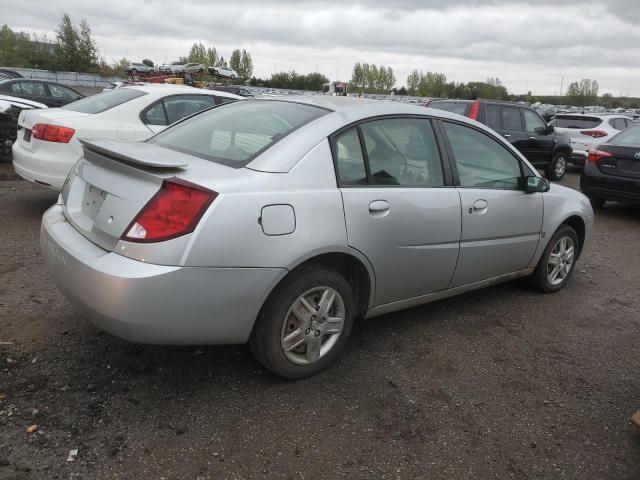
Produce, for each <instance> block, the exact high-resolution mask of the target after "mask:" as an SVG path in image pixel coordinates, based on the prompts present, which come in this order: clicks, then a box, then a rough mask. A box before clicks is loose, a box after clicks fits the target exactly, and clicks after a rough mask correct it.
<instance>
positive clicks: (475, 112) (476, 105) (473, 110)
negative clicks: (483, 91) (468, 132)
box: [467, 100, 480, 120]
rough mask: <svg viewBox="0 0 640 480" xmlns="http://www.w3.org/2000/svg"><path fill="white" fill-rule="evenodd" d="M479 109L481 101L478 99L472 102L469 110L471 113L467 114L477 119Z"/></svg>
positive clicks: (472, 118)
mask: <svg viewBox="0 0 640 480" xmlns="http://www.w3.org/2000/svg"><path fill="white" fill-rule="evenodd" d="M478 110H480V102H479V101H478V100H476V101H475V102H473V103H472V104H471V109H470V110H469V113H468V114H467V117H469V118H470V119H471V120H477V119H478Z"/></svg>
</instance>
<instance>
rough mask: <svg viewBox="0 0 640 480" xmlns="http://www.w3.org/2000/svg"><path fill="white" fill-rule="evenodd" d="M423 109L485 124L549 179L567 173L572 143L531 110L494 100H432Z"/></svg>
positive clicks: (557, 178)
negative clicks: (440, 111)
mask: <svg viewBox="0 0 640 480" xmlns="http://www.w3.org/2000/svg"><path fill="white" fill-rule="evenodd" d="M425 106H426V107H429V108H438V109H440V110H446V111H448V112H453V113H458V114H460V115H465V116H467V117H469V118H471V119H473V120H477V121H478V122H480V123H484V124H485V125H487V126H488V127H489V128H492V129H494V130H495V131H496V132H498V133H499V134H500V135H502V136H503V137H504V138H506V139H507V140H509V141H510V142H511V143H512V144H513V146H514V147H516V148H517V149H518V150H519V151H520V153H522V154H523V155H524V156H525V157H526V159H527V160H529V162H531V164H532V165H533V166H534V167H536V168H540V169H544V171H545V173H546V176H547V178H548V179H550V180H560V179H562V177H564V174H565V172H566V171H567V163H568V162H569V159H570V158H571V154H572V152H573V149H572V147H571V140H570V139H569V137H567V136H565V135H562V134H560V133H556V132H555V129H554V127H553V125H549V124H548V123H547V122H545V120H544V119H543V118H542V117H541V116H540V114H539V113H538V112H536V111H535V110H534V109H533V108H529V107H527V106H525V105H521V104H519V103H511V102H498V101H493V100H432V101H431V102H428V103H427V104H425Z"/></svg>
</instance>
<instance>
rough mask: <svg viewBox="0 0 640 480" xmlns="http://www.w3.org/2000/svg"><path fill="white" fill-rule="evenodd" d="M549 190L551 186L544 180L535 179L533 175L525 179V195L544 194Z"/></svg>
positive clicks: (540, 178)
mask: <svg viewBox="0 0 640 480" xmlns="http://www.w3.org/2000/svg"><path fill="white" fill-rule="evenodd" d="M549 188H551V184H550V183H549V180H547V179H546V178H542V177H535V176H533V175H532V176H530V177H526V178H525V191H526V192H527V193H536V192H540V193H544V192H548V191H549Z"/></svg>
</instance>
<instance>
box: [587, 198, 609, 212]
mask: <svg viewBox="0 0 640 480" xmlns="http://www.w3.org/2000/svg"><path fill="white" fill-rule="evenodd" d="M587 198H588V199H589V201H590V202H591V206H592V207H593V208H594V209H597V208H602V207H604V202H606V201H607V199H606V198H602V197H598V196H596V195H587Z"/></svg>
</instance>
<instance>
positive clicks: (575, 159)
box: [571, 150, 589, 165]
mask: <svg viewBox="0 0 640 480" xmlns="http://www.w3.org/2000/svg"><path fill="white" fill-rule="evenodd" d="M588 155H589V152H587V151H586V150H574V151H573V153H572V154H571V162H572V163H577V164H579V165H584V163H585V162H586V161H587V156H588Z"/></svg>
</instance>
